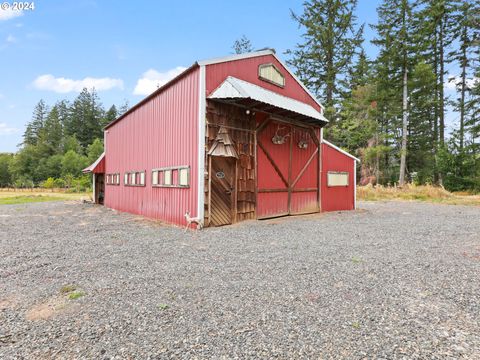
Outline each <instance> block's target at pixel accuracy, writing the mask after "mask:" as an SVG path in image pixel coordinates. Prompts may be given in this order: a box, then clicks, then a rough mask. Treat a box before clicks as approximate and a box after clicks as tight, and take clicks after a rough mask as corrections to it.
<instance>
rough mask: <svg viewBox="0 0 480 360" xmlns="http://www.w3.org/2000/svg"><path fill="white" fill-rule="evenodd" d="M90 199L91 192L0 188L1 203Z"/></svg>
mask: <svg viewBox="0 0 480 360" xmlns="http://www.w3.org/2000/svg"><path fill="white" fill-rule="evenodd" d="M82 199H85V200H87V199H90V193H66V192H64V191H55V192H52V191H45V190H34V191H31V190H15V191H12V190H10V191H7V190H2V189H0V205H12V204H26V203H33V202H44V201H66V200H82Z"/></svg>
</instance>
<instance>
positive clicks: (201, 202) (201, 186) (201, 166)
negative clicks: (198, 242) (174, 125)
mask: <svg viewBox="0 0 480 360" xmlns="http://www.w3.org/2000/svg"><path fill="white" fill-rule="evenodd" d="M198 88H199V92H198V165H197V167H198V174H197V176H198V183H197V191H198V194H197V217H198V218H199V219H200V220H201V221H202V222H203V219H204V217H205V116H206V114H205V111H206V101H207V100H206V91H207V90H206V82H205V65H202V64H200V72H199V86H198Z"/></svg>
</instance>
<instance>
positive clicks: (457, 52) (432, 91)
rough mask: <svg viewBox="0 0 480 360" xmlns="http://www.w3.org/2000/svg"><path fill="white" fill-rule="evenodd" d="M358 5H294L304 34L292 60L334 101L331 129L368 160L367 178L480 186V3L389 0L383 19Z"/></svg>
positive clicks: (329, 111) (340, 1) (348, 0)
mask: <svg viewBox="0 0 480 360" xmlns="http://www.w3.org/2000/svg"><path fill="white" fill-rule="evenodd" d="M356 7H357V1H356V0H309V1H306V2H305V3H304V8H303V13H301V14H295V13H293V12H292V17H293V19H294V21H296V22H297V23H298V24H299V27H300V28H301V29H302V31H303V35H302V41H301V42H300V43H298V44H297V45H296V46H295V48H293V49H291V50H289V51H287V54H288V55H290V60H289V64H290V65H291V66H293V67H294V68H295V69H296V72H297V75H298V76H299V78H300V79H301V80H302V81H303V82H304V83H305V84H306V85H307V86H308V88H309V89H311V91H312V92H313V93H314V94H315V95H316V96H317V97H318V98H319V99H321V100H322V101H323V104H324V105H325V107H326V110H325V115H326V117H327V118H328V119H329V120H330V124H329V125H328V127H327V130H326V132H325V137H326V138H327V139H329V140H331V141H333V142H334V143H336V144H337V145H340V146H341V147H343V148H345V149H346V150H348V151H350V152H352V153H355V154H357V155H358V156H359V157H360V158H361V160H362V164H361V170H360V172H361V173H360V176H361V183H362V184H368V183H373V184H377V183H378V184H394V183H396V184H400V185H403V184H404V183H405V182H407V181H411V182H414V183H419V184H425V183H431V184H437V185H443V186H445V187H446V188H447V189H449V190H476V191H480V141H479V140H480V139H479V138H480V102H479V100H480V1H479V0H468V1H466V0H414V1H413V0H384V1H382V3H381V4H380V5H379V7H378V8H377V14H378V21H377V23H375V24H360V23H359V21H358V18H357V16H356V15H355V14H356ZM365 26H370V27H371V28H372V29H373V30H374V31H375V38H374V39H373V40H372V45H374V46H375V47H376V48H377V50H378V55H377V56H376V57H375V58H373V59H370V58H368V56H367V54H366V52H365V50H364V45H365V41H364V38H363V33H364V27H365ZM449 84H451V85H452V86H453V87H454V89H455V90H454V91H455V94H454V95H451V96H449V94H447V93H446V87H447V86H448V85H449ZM449 113H453V114H454V119H453V121H452V120H451V121H450V122H448V121H447V115H448V114H449ZM448 129H450V130H451V131H448Z"/></svg>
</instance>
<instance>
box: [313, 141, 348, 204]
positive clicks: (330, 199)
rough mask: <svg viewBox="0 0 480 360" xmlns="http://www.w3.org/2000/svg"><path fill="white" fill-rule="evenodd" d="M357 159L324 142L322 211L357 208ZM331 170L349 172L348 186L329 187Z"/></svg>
mask: <svg viewBox="0 0 480 360" xmlns="http://www.w3.org/2000/svg"><path fill="white" fill-rule="evenodd" d="M354 163H355V160H354V159H352V158H351V157H349V156H347V155H345V154H342V153H341V152H340V151H338V150H336V149H335V148H333V147H331V146H328V145H327V144H325V143H323V144H322V185H321V186H322V211H337V210H353V209H354V208H355V179H354V176H355V174H354V173H353V172H352V170H353V168H354ZM329 171H339V172H343V171H346V172H348V173H349V179H348V184H349V185H348V186H338V187H328V186H327V173H328V172H329Z"/></svg>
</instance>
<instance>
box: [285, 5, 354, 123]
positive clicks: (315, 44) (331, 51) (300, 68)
mask: <svg viewBox="0 0 480 360" xmlns="http://www.w3.org/2000/svg"><path fill="white" fill-rule="evenodd" d="M356 6H357V0H309V1H306V2H305V3H304V8H303V13H302V14H300V15H298V14H295V13H294V12H292V17H293V19H294V20H295V21H296V22H297V23H298V25H299V27H301V28H302V29H303V30H304V33H303V35H302V38H303V42H301V43H298V44H297V45H296V48H295V49H294V50H289V51H287V54H290V55H291V59H290V60H289V61H288V64H289V65H291V66H293V67H294V68H295V69H296V73H297V75H298V76H299V78H300V80H301V81H302V82H303V83H305V85H306V86H307V87H308V88H309V89H311V90H312V91H313V93H314V94H315V95H316V96H317V97H318V98H320V99H322V100H323V103H324V105H325V114H326V116H327V118H328V119H329V120H330V123H333V122H335V119H336V116H337V110H338V104H339V103H340V101H341V97H342V93H343V91H344V90H345V89H344V88H343V86H342V83H341V80H344V79H345V78H346V77H347V75H348V73H349V70H350V69H351V66H352V59H353V58H354V56H355V53H356V52H357V50H358V48H359V47H360V45H361V44H362V41H363V37H362V34H363V25H361V26H357V17H356V16H355V9H356Z"/></svg>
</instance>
